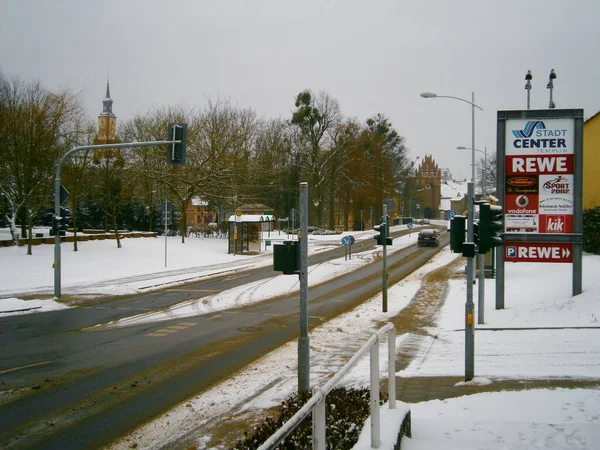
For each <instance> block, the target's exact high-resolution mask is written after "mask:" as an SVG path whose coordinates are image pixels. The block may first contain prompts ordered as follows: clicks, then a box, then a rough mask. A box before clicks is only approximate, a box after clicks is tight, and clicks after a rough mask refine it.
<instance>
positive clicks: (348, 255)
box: [342, 234, 354, 261]
mask: <svg viewBox="0 0 600 450" xmlns="http://www.w3.org/2000/svg"><path fill="white" fill-rule="evenodd" d="M352 244H354V236H352V235H351V234H349V235H347V236H344V237H342V245H343V246H344V247H345V253H344V256H345V259H344V260H345V261H347V260H348V259H352Z"/></svg>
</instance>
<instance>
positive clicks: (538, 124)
mask: <svg viewBox="0 0 600 450" xmlns="http://www.w3.org/2000/svg"><path fill="white" fill-rule="evenodd" d="M536 129H538V130H545V129H546V125H544V122H542V121H541V120H530V121H529V122H527V123H526V124H525V128H523V129H522V130H512V132H513V135H514V136H515V137H516V138H517V139H524V138H530V137H531V135H532V134H533V130H536Z"/></svg>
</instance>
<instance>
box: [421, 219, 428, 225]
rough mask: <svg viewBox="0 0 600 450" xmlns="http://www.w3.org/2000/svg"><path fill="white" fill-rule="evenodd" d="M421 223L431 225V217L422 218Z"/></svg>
mask: <svg viewBox="0 0 600 450" xmlns="http://www.w3.org/2000/svg"><path fill="white" fill-rule="evenodd" d="M419 223H420V224H421V225H429V224H430V222H429V219H421V221H420V222H419Z"/></svg>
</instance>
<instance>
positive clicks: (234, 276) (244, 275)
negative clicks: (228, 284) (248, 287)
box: [223, 273, 250, 280]
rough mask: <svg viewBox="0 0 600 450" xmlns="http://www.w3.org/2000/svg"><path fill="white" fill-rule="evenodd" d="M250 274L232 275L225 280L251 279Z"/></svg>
mask: <svg viewBox="0 0 600 450" xmlns="http://www.w3.org/2000/svg"><path fill="white" fill-rule="evenodd" d="M249 276H250V274H249V273H243V274H239V275H230V276H228V277H224V278H223V279H224V280H237V279H238V278H244V277H249Z"/></svg>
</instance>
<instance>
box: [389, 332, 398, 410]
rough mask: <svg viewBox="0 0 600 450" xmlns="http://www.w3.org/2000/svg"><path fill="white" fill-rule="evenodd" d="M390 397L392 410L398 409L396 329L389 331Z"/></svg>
mask: <svg viewBox="0 0 600 450" xmlns="http://www.w3.org/2000/svg"><path fill="white" fill-rule="evenodd" d="M388 397H389V402H390V409H396V329H395V328H394V327H392V328H390V330H389V331H388Z"/></svg>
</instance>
